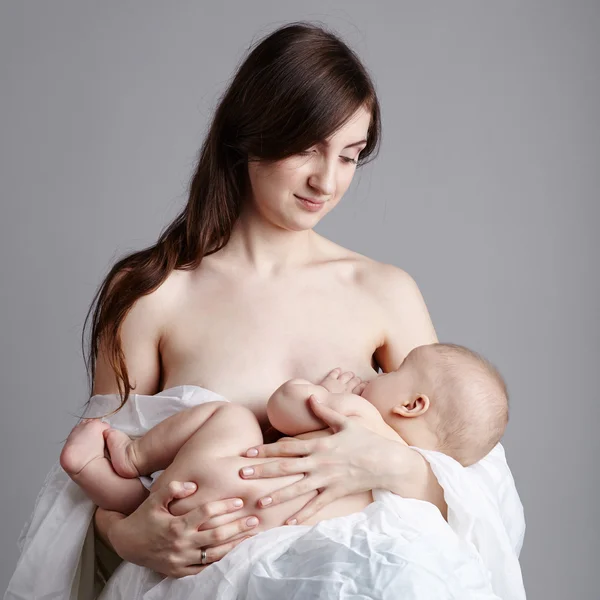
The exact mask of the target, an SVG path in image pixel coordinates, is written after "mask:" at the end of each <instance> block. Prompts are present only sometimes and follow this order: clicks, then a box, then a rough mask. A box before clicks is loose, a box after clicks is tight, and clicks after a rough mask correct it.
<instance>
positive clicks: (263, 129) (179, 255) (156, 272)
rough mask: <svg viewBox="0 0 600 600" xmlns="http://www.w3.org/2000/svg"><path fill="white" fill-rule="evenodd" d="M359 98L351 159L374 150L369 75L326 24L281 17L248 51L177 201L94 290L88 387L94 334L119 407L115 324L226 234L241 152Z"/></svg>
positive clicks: (277, 147)
mask: <svg viewBox="0 0 600 600" xmlns="http://www.w3.org/2000/svg"><path fill="white" fill-rule="evenodd" d="M361 106H364V107H366V108H367V110H369V111H370V113H371V122H370V125H369V131H368V136H367V145H366V147H365V149H364V150H363V151H362V153H361V155H360V157H359V166H360V165H363V164H365V163H366V162H367V159H368V158H369V157H373V158H374V157H375V156H376V154H377V152H378V150H379V144H380V138H381V120H380V108H379V102H378V100H377V96H376V93H375V88H374V85H373V83H372V81H371V78H370V77H369V75H368V73H367V71H366V69H365V68H364V66H363V65H362V64H361V61H360V60H359V58H358V56H356V54H355V53H354V52H353V51H352V50H351V49H350V48H349V47H348V46H347V45H346V44H345V43H344V42H342V40H341V39H339V37H337V36H336V35H335V34H334V33H332V32H330V31H328V30H326V29H325V28H324V27H323V26H320V25H314V24H311V23H307V22H294V23H289V24H287V25H285V26H283V27H281V28H279V29H277V30H276V31H274V32H273V33H271V34H270V35H268V36H266V37H264V38H263V39H262V40H259V42H258V43H257V44H256V45H255V47H254V48H253V49H252V50H251V52H249V54H248V56H247V58H246V59H245V60H244V62H243V63H242V64H241V66H240V67H239V69H238V70H237V72H236V74H235V76H234V78H233V80H232V81H231V84H230V85H229V87H228V88H227V90H226V91H225V93H224V94H223V95H222V97H221V99H220V101H219V103H218V106H217V108H216V110H215V114H214V118H213V121H212V123H211V125H210V128H209V130H208V133H207V135H206V139H205V141H204V143H203V144H202V147H201V149H200V151H199V157H198V164H197V167H196V170H195V172H194V175H193V177H192V178H191V181H190V187H189V197H188V201H187V204H186V206H185V208H184V209H183V210H182V212H181V213H180V214H179V215H178V216H177V217H176V218H175V220H174V221H173V222H172V223H171V224H170V225H168V227H166V229H164V230H163V232H162V233H161V234H160V236H159V239H158V241H157V243H156V244H155V245H154V246H150V247H148V248H145V249H144V250H140V251H139V252H134V253H133V254H130V255H128V256H126V257H124V258H122V259H121V260H119V261H118V262H117V263H116V264H115V265H114V266H113V267H112V269H111V270H110V272H109V273H108V275H107V276H106V278H105V279H104V281H103V282H102V284H101V286H100V288H99V289H98V291H97V292H96V294H95V296H94V299H93V301H92V305H91V306H90V308H89V310H88V313H87V316H86V318H85V322H84V326H83V334H82V348H85V331H86V326H87V322H88V319H89V317H90V314H91V313H92V310H93V318H92V329H91V337H90V343H89V355H88V358H87V359H86V358H85V350H84V360H85V363H86V367H87V373H88V379H89V386H90V396H91V394H92V392H93V383H94V378H95V374H96V360H97V356H98V349H99V346H100V341H101V340H102V345H103V348H104V349H106V352H107V357H108V359H109V362H110V364H111V366H112V367H113V369H114V371H115V374H116V376H117V385H118V388H119V394H120V396H121V407H122V406H123V405H124V404H125V402H126V401H127V398H128V397H129V394H130V392H131V390H133V389H135V388H133V387H132V386H131V384H130V381H129V376H128V373H127V368H126V366H125V360H124V354H123V350H122V347H121V342H120V336H119V328H120V326H121V323H122V322H123V320H124V318H125V316H126V315H127V312H128V311H129V310H130V308H131V307H132V306H133V304H134V303H135V301H136V300H137V299H138V298H140V297H142V296H144V295H146V294H149V293H150V292H152V291H154V290H155V289H157V288H158V287H159V286H160V285H161V283H162V282H163V281H165V279H166V278H167V276H168V275H169V273H170V272H171V271H172V270H173V269H182V270H192V269H195V268H197V267H198V265H199V264H200V262H201V261H202V258H203V257H204V256H207V255H209V254H212V253H214V252H216V251H218V250H220V249H221V248H222V247H223V246H225V244H227V242H228V241H229V237H230V235H231V231H232V228H233V225H234V223H235V221H236V219H237V218H238V216H239V214H240V208H241V203H242V200H243V198H244V197H245V195H246V194H247V192H248V191H249V190H248V187H249V181H248V160H249V157H253V160H264V161H276V160H280V159H283V158H286V157H288V156H291V155H293V154H296V153H298V152H301V151H304V150H306V149H307V148H310V147H311V146H313V145H314V144H316V143H317V142H320V141H322V140H324V139H326V138H328V137H329V136H330V135H331V134H333V133H334V132H335V131H337V130H338V129H339V128H340V127H341V126H343V125H344V123H345V122H347V121H348V119H349V118H350V117H351V116H352V115H354V114H355V112H356V111H357V110H358V109H359V108H360V107H361Z"/></svg>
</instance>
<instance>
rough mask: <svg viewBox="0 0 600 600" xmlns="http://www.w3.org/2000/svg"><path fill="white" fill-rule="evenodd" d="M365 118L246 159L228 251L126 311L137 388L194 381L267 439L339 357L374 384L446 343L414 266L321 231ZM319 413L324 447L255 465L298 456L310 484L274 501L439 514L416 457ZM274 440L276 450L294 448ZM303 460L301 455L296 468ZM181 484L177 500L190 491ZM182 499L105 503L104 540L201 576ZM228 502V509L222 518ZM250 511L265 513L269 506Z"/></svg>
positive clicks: (342, 187) (104, 366)
mask: <svg viewBox="0 0 600 600" xmlns="http://www.w3.org/2000/svg"><path fill="white" fill-rule="evenodd" d="M368 125H369V114H368V113H366V112H364V111H360V112H359V113H357V117H356V119H352V120H350V121H349V122H348V123H347V124H346V125H344V126H343V127H342V128H340V130H339V131H338V132H336V133H335V134H334V135H333V136H332V137H331V138H330V139H329V140H328V144H327V146H325V145H318V146H317V147H315V148H314V149H312V150H311V152H310V153H309V154H308V155H307V156H301V157H300V156H298V157H296V156H294V157H291V158H290V159H289V160H287V159H286V161H283V162H280V163H277V164H275V165H272V166H269V165H259V164H257V163H249V165H248V168H249V175H250V180H251V185H252V191H253V198H252V199H248V200H247V201H246V203H245V204H244V208H243V210H242V213H241V215H240V217H239V218H238V220H237V221H236V223H235V224H234V228H233V231H232V234H231V237H230V239H229V242H228V243H227V245H226V246H225V247H224V248H222V249H221V250H219V251H218V252H216V253H214V254H211V255H209V256H206V257H204V258H203V260H202V263H201V264H200V266H199V267H198V268H197V269H196V270H194V271H173V272H171V273H170V274H169V276H168V277H167V279H166V280H165V281H164V282H163V283H162V285H161V286H159V288H157V289H156V290H155V291H154V292H152V293H150V294H148V295H147V296H145V297H143V298H141V299H139V300H138V301H137V302H136V304H135V305H134V306H133V307H132V309H131V311H130V312H129V313H128V315H127V317H126V319H125V321H124V323H123V327H122V330H121V340H122V344H123V351H124V354H125V357H126V363H127V368H128V371H129V374H130V377H131V380H132V382H133V383H134V385H135V386H136V387H135V389H134V391H133V392H134V393H140V394H154V393H157V392H158V391H160V390H163V389H168V388H170V387H174V386H177V385H183V384H193V385H199V386H201V387H204V388H207V389H210V390H213V391H215V392H217V393H218V394H221V395H222V396H224V397H226V398H228V399H230V400H231V401H232V402H237V403H240V404H242V405H244V406H246V407H248V408H249V409H250V410H251V411H252V412H253V413H254V414H255V415H256V417H257V419H258V421H259V423H260V425H261V427H262V429H263V434H265V433H266V431H265V429H266V425H267V419H266V404H267V399H268V398H269V396H270V394H271V393H272V391H273V390H274V389H277V388H278V387H279V386H280V385H281V384H282V383H284V382H285V381H287V380H289V379H293V378H302V379H307V380H309V381H320V380H322V379H323V378H324V377H325V375H326V374H327V373H328V372H329V370H330V369H331V367H332V365H342V366H343V368H344V370H349V371H353V372H354V373H355V374H356V375H357V376H358V377H359V378H361V379H363V380H370V379H372V378H373V377H375V375H376V373H377V367H378V366H380V367H381V369H382V370H383V371H385V372H389V371H392V370H395V369H396V368H398V366H399V365H400V364H401V362H402V361H403V360H404V357H405V356H406V355H407V354H408V353H409V352H410V350H412V349H413V348H414V347H416V346H420V345H423V344H429V343H433V342H437V336H436V334H435V330H434V328H433V325H432V323H431V319H430V317H429V314H428V311H427V308H426V306H425V303H424V301H423V298H422V296H421V294H420V292H419V290H418V288H417V286H416V284H415V282H414V280H413V279H412V278H411V277H410V276H409V275H408V274H407V273H405V272H404V271H402V270H401V269H399V268H397V267H395V266H392V265H387V264H382V263H379V262H377V261H374V260H371V259H369V258H367V257H365V256H362V255H360V254H358V253H356V252H353V251H351V250H348V249H346V248H343V247H341V246H339V245H337V244H335V243H333V242H331V241H329V240H327V239H326V238H324V237H322V236H320V235H319V234H317V233H316V232H315V231H314V230H313V228H314V226H315V225H316V224H317V223H318V222H319V221H320V219H321V218H322V217H323V216H324V214H326V213H327V212H329V211H330V210H331V209H332V208H334V207H335V205H336V204H337V203H338V202H339V201H340V199H341V198H342V196H343V195H344V193H345V192H346V190H347V188H348V187H349V185H350V183H351V181H352V177H353V175H354V166H352V165H350V164H348V163H347V162H346V161H345V160H343V158H346V157H351V158H356V156H357V154H358V152H359V151H360V148H359V147H358V148H357V147H354V148H352V149H350V148H349V146H348V145H349V144H352V143H353V142H355V141H357V140H361V139H364V138H366V134H367V129H368ZM296 195H301V196H304V197H311V198H315V199H319V200H323V201H324V205H323V208H322V209H321V211H320V212H313V211H308V210H306V209H305V208H303V206H302V205H301V203H300V201H299V200H298V198H297V197H296ZM116 390H117V386H116V382H115V378H114V374H113V373H112V369H111V367H110V365H109V363H108V361H107V360H106V358H105V357H104V356H103V355H102V354H100V355H99V358H98V363H97V372H96V380H95V382H94V393H95V394H110V393H115V391H116ZM313 410H314V411H315V413H317V412H318V413H319V414H318V415H317V416H318V417H319V418H321V419H322V420H323V421H325V422H326V423H327V424H329V425H330V426H332V427H333V429H334V431H335V432H336V435H332V436H330V437H329V438H327V443H323V442H322V440H319V439H317V440H306V441H302V442H300V441H299V442H298V443H300V444H303V445H304V446H303V448H302V451H301V452H300V453H298V451H297V450H296V449H295V448H294V449H293V451H292V449H291V448H289V447H288V448H287V451H288V452H290V454H289V456H298V455H299V454H300V455H304V456H305V457H306V459H289V460H286V461H280V460H273V461H269V462H264V463H263V465H262V466H261V465H259V464H258V461H257V462H255V463H254V464H255V465H257V467H256V469H255V473H254V475H253V477H256V478H260V477H281V476H282V475H285V474H286V473H285V470H284V467H286V466H287V467H288V469H289V468H290V467H292V462H293V463H294V470H293V472H294V473H306V475H305V476H304V478H303V479H302V481H300V482H298V483H297V484H295V485H302V486H303V487H304V490H298V489H297V488H294V487H293V486H288V487H287V488H284V489H282V490H279V491H275V492H273V493H272V494H271V498H272V506H275V505H276V504H278V503H282V502H285V501H287V500H290V499H291V498H293V497H297V496H298V495H300V493H306V492H308V491H311V490H313V491H314V490H316V489H317V488H319V489H320V490H322V491H321V493H320V494H318V496H317V497H316V499H315V500H316V502H314V504H312V505H310V503H309V505H307V507H305V508H304V509H303V510H304V511H305V512H304V514H303V515H302V517H303V518H298V521H299V522H300V523H302V521H303V520H306V519H307V518H309V517H310V516H312V515H314V514H315V513H316V512H317V510H318V509H320V508H322V506H324V505H326V504H327V502H332V501H333V499H335V498H339V497H342V496H345V495H347V494H350V493H360V492H363V491H365V490H369V489H372V488H375V487H383V488H386V489H390V490H391V491H394V492H396V493H402V494H403V495H406V496H409V497H419V498H423V499H428V500H430V501H431V502H433V503H434V504H436V505H437V506H439V507H440V510H442V511H444V506H445V504H444V501H443V493H442V491H441V488H440V487H439V485H438V484H437V482H436V480H435V477H434V476H433V474H432V473H431V471H430V469H429V468H428V466H427V465H426V463H425V461H424V460H423V459H422V458H421V457H420V456H419V455H417V453H415V452H412V451H406V452H402V453H399V452H397V451H396V449H395V446H398V444H395V443H394V442H391V441H389V440H384V438H381V437H380V436H378V435H377V434H375V433H373V432H371V431H368V430H367V429H365V428H362V427H359V426H358V425H355V424H349V423H348V422H347V421H346V420H344V419H340V418H339V415H336V413H335V411H331V410H330V411H327V410H326V409H325V408H316V407H313ZM266 441H272V440H266ZM275 446H276V447H271V448H270V452H271V453H272V454H270V456H285V453H283V454H282V448H281V447H279V446H277V445H275ZM268 452H269V450H268V446H267V447H260V448H259V450H258V453H259V454H258V456H259V458H262V457H265V456H267V454H268ZM255 456H256V455H255ZM294 461H304V462H302V464H301V470H297V469H299V467H298V464H299V463H298V462H294ZM267 467H268V468H267ZM291 472H292V471H291V470H288V474H290V473H291ZM177 490H178V492H177V497H178V498H183V497H185V496H187V495H190V494H191V493H193V490H192V491H189V492H184V491H182V490H181V489H180V488H177ZM173 497H174V496H173V494H171V495H169V494H166V493H157V494H156V495H155V494H150V496H149V498H148V499H147V500H146V501H145V502H143V503H142V505H141V506H140V507H139V508H138V509H137V510H136V511H134V513H133V514H132V515H131V516H129V517H127V518H126V519H124V518H123V516H122V515H119V514H117V513H106V512H105V511H99V512H98V517H97V519H96V526H97V530H98V534H99V535H100V537H101V538H103V539H104V540H105V541H107V542H109V543H111V544H112V545H113V547H114V548H115V549H116V551H117V552H118V554H119V555H120V556H122V557H123V558H125V559H126V560H130V561H131V562H135V563H137V564H141V565H144V566H148V567H150V568H152V569H154V570H156V571H159V572H161V573H165V574H168V575H172V576H176V577H178V576H182V575H189V574H193V573H197V572H199V570H201V568H202V567H200V566H199V564H198V563H199V562H200V560H199V558H200V550H199V546H206V545H207V544H206V541H204V542H202V543H200V542H192V541H190V540H192V539H193V537H192V536H194V535H195V534H194V533H193V531H194V527H195V525H196V524H197V523H198V522H202V523H204V525H203V527H204V528H208V527H209V525H208V524H207V523H206V518H205V517H206V510H205V509H202V511H203V512H202V514H201V515H200V517H199V516H198V515H196V514H190V515H188V516H187V517H186V518H185V519H182V518H178V519H175V518H174V517H172V515H170V514H169V511H168V502H169V501H170V500H171V499H172V498H173ZM311 502H313V501H311ZM225 508H226V507H225V505H223V506H220V507H219V510H220V511H221V513H220V514H222V513H223V511H225ZM227 508H228V510H229V511H231V507H229V504H227ZM199 510H200V509H199ZM215 510H216V509H215ZM263 510H264V509H263ZM308 513H310V514H308ZM255 515H256V516H257V517H258V518H259V519H260V517H261V510H260V509H259V510H257V511H256V513H255ZM297 516H299V517H300V516H301V515H300V514H297ZM232 518H233V519H235V515H232ZM241 530H243V526H242V525H241V521H239V522H237V525H236V528H235V530H234V528H233V527H231V528H230V529H229V530H219V529H218V528H217V529H214V530H213V533H212V534H211V537H210V539H209V540H208V541H209V542H211V543H212V544H213V545H214V542H215V541H220V542H221V543H222V545H221V546H220V547H218V548H215V547H213V549H212V550H209V551H208V552H207V555H208V561H209V562H212V561H214V560H218V559H219V558H221V557H222V556H223V555H224V554H225V553H226V552H227V551H229V550H230V549H231V548H232V547H233V545H232V544H231V543H230V542H228V539H229V538H232V537H233V536H234V535H237V534H238V533H239V532H240V531H241ZM188 531H190V532H192V533H189V534H188ZM203 540H204V538H203Z"/></svg>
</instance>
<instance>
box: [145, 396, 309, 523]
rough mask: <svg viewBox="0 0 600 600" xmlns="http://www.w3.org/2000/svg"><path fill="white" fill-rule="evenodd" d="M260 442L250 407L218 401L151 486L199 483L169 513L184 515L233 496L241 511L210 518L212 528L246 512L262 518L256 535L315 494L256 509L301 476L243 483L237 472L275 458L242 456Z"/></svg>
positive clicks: (171, 506) (280, 520) (284, 517)
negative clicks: (259, 503)
mask: <svg viewBox="0 0 600 600" xmlns="http://www.w3.org/2000/svg"><path fill="white" fill-rule="evenodd" d="M262 441H263V436H262V432H261V428H260V425H259V423H258V421H257V419H256V417H255V415H254V413H253V412H252V411H251V410H250V409H248V408H246V407H245V406H242V405H240V404H235V403H222V405H221V406H219V407H218V408H217V409H216V410H215V411H214V412H213V413H212V415H211V416H210V418H208V419H207V420H206V422H205V423H204V424H203V425H202V427H200V428H199V429H198V430H197V431H196V432H195V433H194V434H193V435H192V436H191V437H190V438H189V439H188V441H187V442H186V443H185V444H184V445H183V446H182V447H181V449H180V450H179V452H178V453H177V455H176V456H175V458H174V459H173V462H172V463H171V465H170V466H168V467H167V469H166V470H165V471H164V472H163V473H162V474H161V475H160V477H158V479H157V480H156V481H155V482H154V486H157V487H162V486H164V485H168V484H169V483H170V482H171V481H174V480H175V481H193V482H194V483H196V484H197V486H198V489H197V491H196V492H195V493H194V494H192V495H191V496H189V497H188V498H184V499H182V500H176V501H174V502H171V504H170V505H169V510H170V512H171V513H172V514H174V515H180V514H184V513H187V512H188V511H190V510H193V509H194V508H196V507H198V506H200V505H203V504H205V503H206V502H210V501H213V500H219V499H222V498H236V497H237V498H241V499H242V500H243V501H244V507H243V508H242V509H241V511H238V512H236V513H235V514H234V515H233V516H232V515H223V516H222V517H217V518H213V519H211V522H210V526H211V527H215V526H217V525H220V524H224V523H226V522H228V521H231V520H233V519H236V518H239V517H240V516H243V515H244V514H245V515H248V516H251V515H252V516H254V515H256V516H258V517H259V518H260V524H259V525H258V527H257V528H256V529H255V531H263V530H265V529H269V528H271V527H276V526H280V525H283V524H284V523H285V521H286V519H288V518H289V517H290V515H292V514H293V513H294V512H297V511H298V510H300V508H302V506H304V505H305V504H306V503H307V502H308V501H309V500H310V499H311V498H313V497H314V496H315V495H316V492H310V493H308V494H304V495H302V496H300V497H298V498H297V499H294V500H292V501H290V502H286V503H285V504H282V505H276V506H273V507H267V508H260V509H259V507H258V504H257V503H258V500H259V499H260V498H264V497H265V496H268V495H269V494H271V493H272V492H273V491H274V490H277V489H280V488H282V487H285V486H287V485H291V484H292V483H295V482H296V481H299V480H300V479H302V478H303V475H302V474H299V475H288V476H284V477H277V478H272V479H249V480H246V479H242V478H241V477H240V475H239V471H240V469H242V468H244V467H247V466H250V465H256V464H259V463H262V462H269V461H272V460H273V459H272V458H262V459H257V458H247V457H245V456H242V454H244V453H245V451H246V450H247V449H248V448H251V447H252V446H256V445H258V444H261V443H262ZM154 486H153V489H154Z"/></svg>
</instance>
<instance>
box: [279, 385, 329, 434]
mask: <svg viewBox="0 0 600 600" xmlns="http://www.w3.org/2000/svg"><path fill="white" fill-rule="evenodd" d="M312 394H314V395H315V396H316V397H317V400H319V401H320V402H323V403H327V400H328V399H329V396H330V395H331V392H329V391H328V390H326V389H325V388H324V387H323V386H322V385H317V384H314V383H311V382H310V381H307V380H306V379H290V380H289V381H286V382H285V383H284V384H283V385H281V386H280V387H279V388H278V389H277V390H275V392H274V393H273V395H272V396H271V397H270V398H269V401H268V402H267V416H268V418H269V422H270V423H271V425H272V426H273V427H275V429H277V430H278V431H281V433H285V434H286V435H290V436H293V435H299V434H301V433H307V432H309V431H317V430H319V429H326V428H327V425H326V424H325V423H323V421H321V420H320V419H317V417H316V416H315V414H314V413H313V412H312V410H311V409H310V407H309V406H308V399H309V397H310V396H311V395H312Z"/></svg>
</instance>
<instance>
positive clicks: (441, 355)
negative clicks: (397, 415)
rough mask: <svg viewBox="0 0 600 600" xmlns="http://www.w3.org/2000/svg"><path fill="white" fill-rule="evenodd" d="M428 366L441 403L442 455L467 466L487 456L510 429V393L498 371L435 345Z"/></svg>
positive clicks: (437, 416)
mask: <svg viewBox="0 0 600 600" xmlns="http://www.w3.org/2000/svg"><path fill="white" fill-rule="evenodd" d="M413 352H415V358H418V356H419V354H420V353H422V352H425V353H426V355H425V360H424V361H422V363H421V364H422V365H424V368H425V369H426V372H427V377H428V379H429V381H430V383H431V385H432V392H433V398H434V399H435V405H434V410H433V411H432V413H433V414H432V415H431V416H432V418H433V421H434V422H433V423H432V425H433V426H434V428H435V429H434V430H435V432H436V434H437V438H438V449H439V451H440V452H443V453H445V454H448V455H449V456H451V457H452V458H454V459H455V460H457V461H458V462H460V463H461V464H462V465H463V466H465V467H466V466H469V465H471V464H473V463H475V462H477V461H478V460H480V459H482V458H483V457H484V456H486V455H487V454H488V453H489V452H490V451H491V450H492V448H493V447H494V446H495V445H496V444H497V443H498V442H499V441H500V439H501V438H502V436H503V435H504V431H505V429H506V425H507V424H508V390H507V387H506V382H505V381H504V379H503V377H502V375H501V374H500V373H499V371H498V369H496V367H495V366H494V365H493V364H492V363H491V362H490V361H489V360H487V359H486V358H484V357H483V356H481V355H480V354H478V353H477V352H475V351H473V350H470V349H469V348H465V347H464V346H460V345H458V344H443V343H436V344H429V345H427V346H420V347H419V348H415V350H413Z"/></svg>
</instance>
